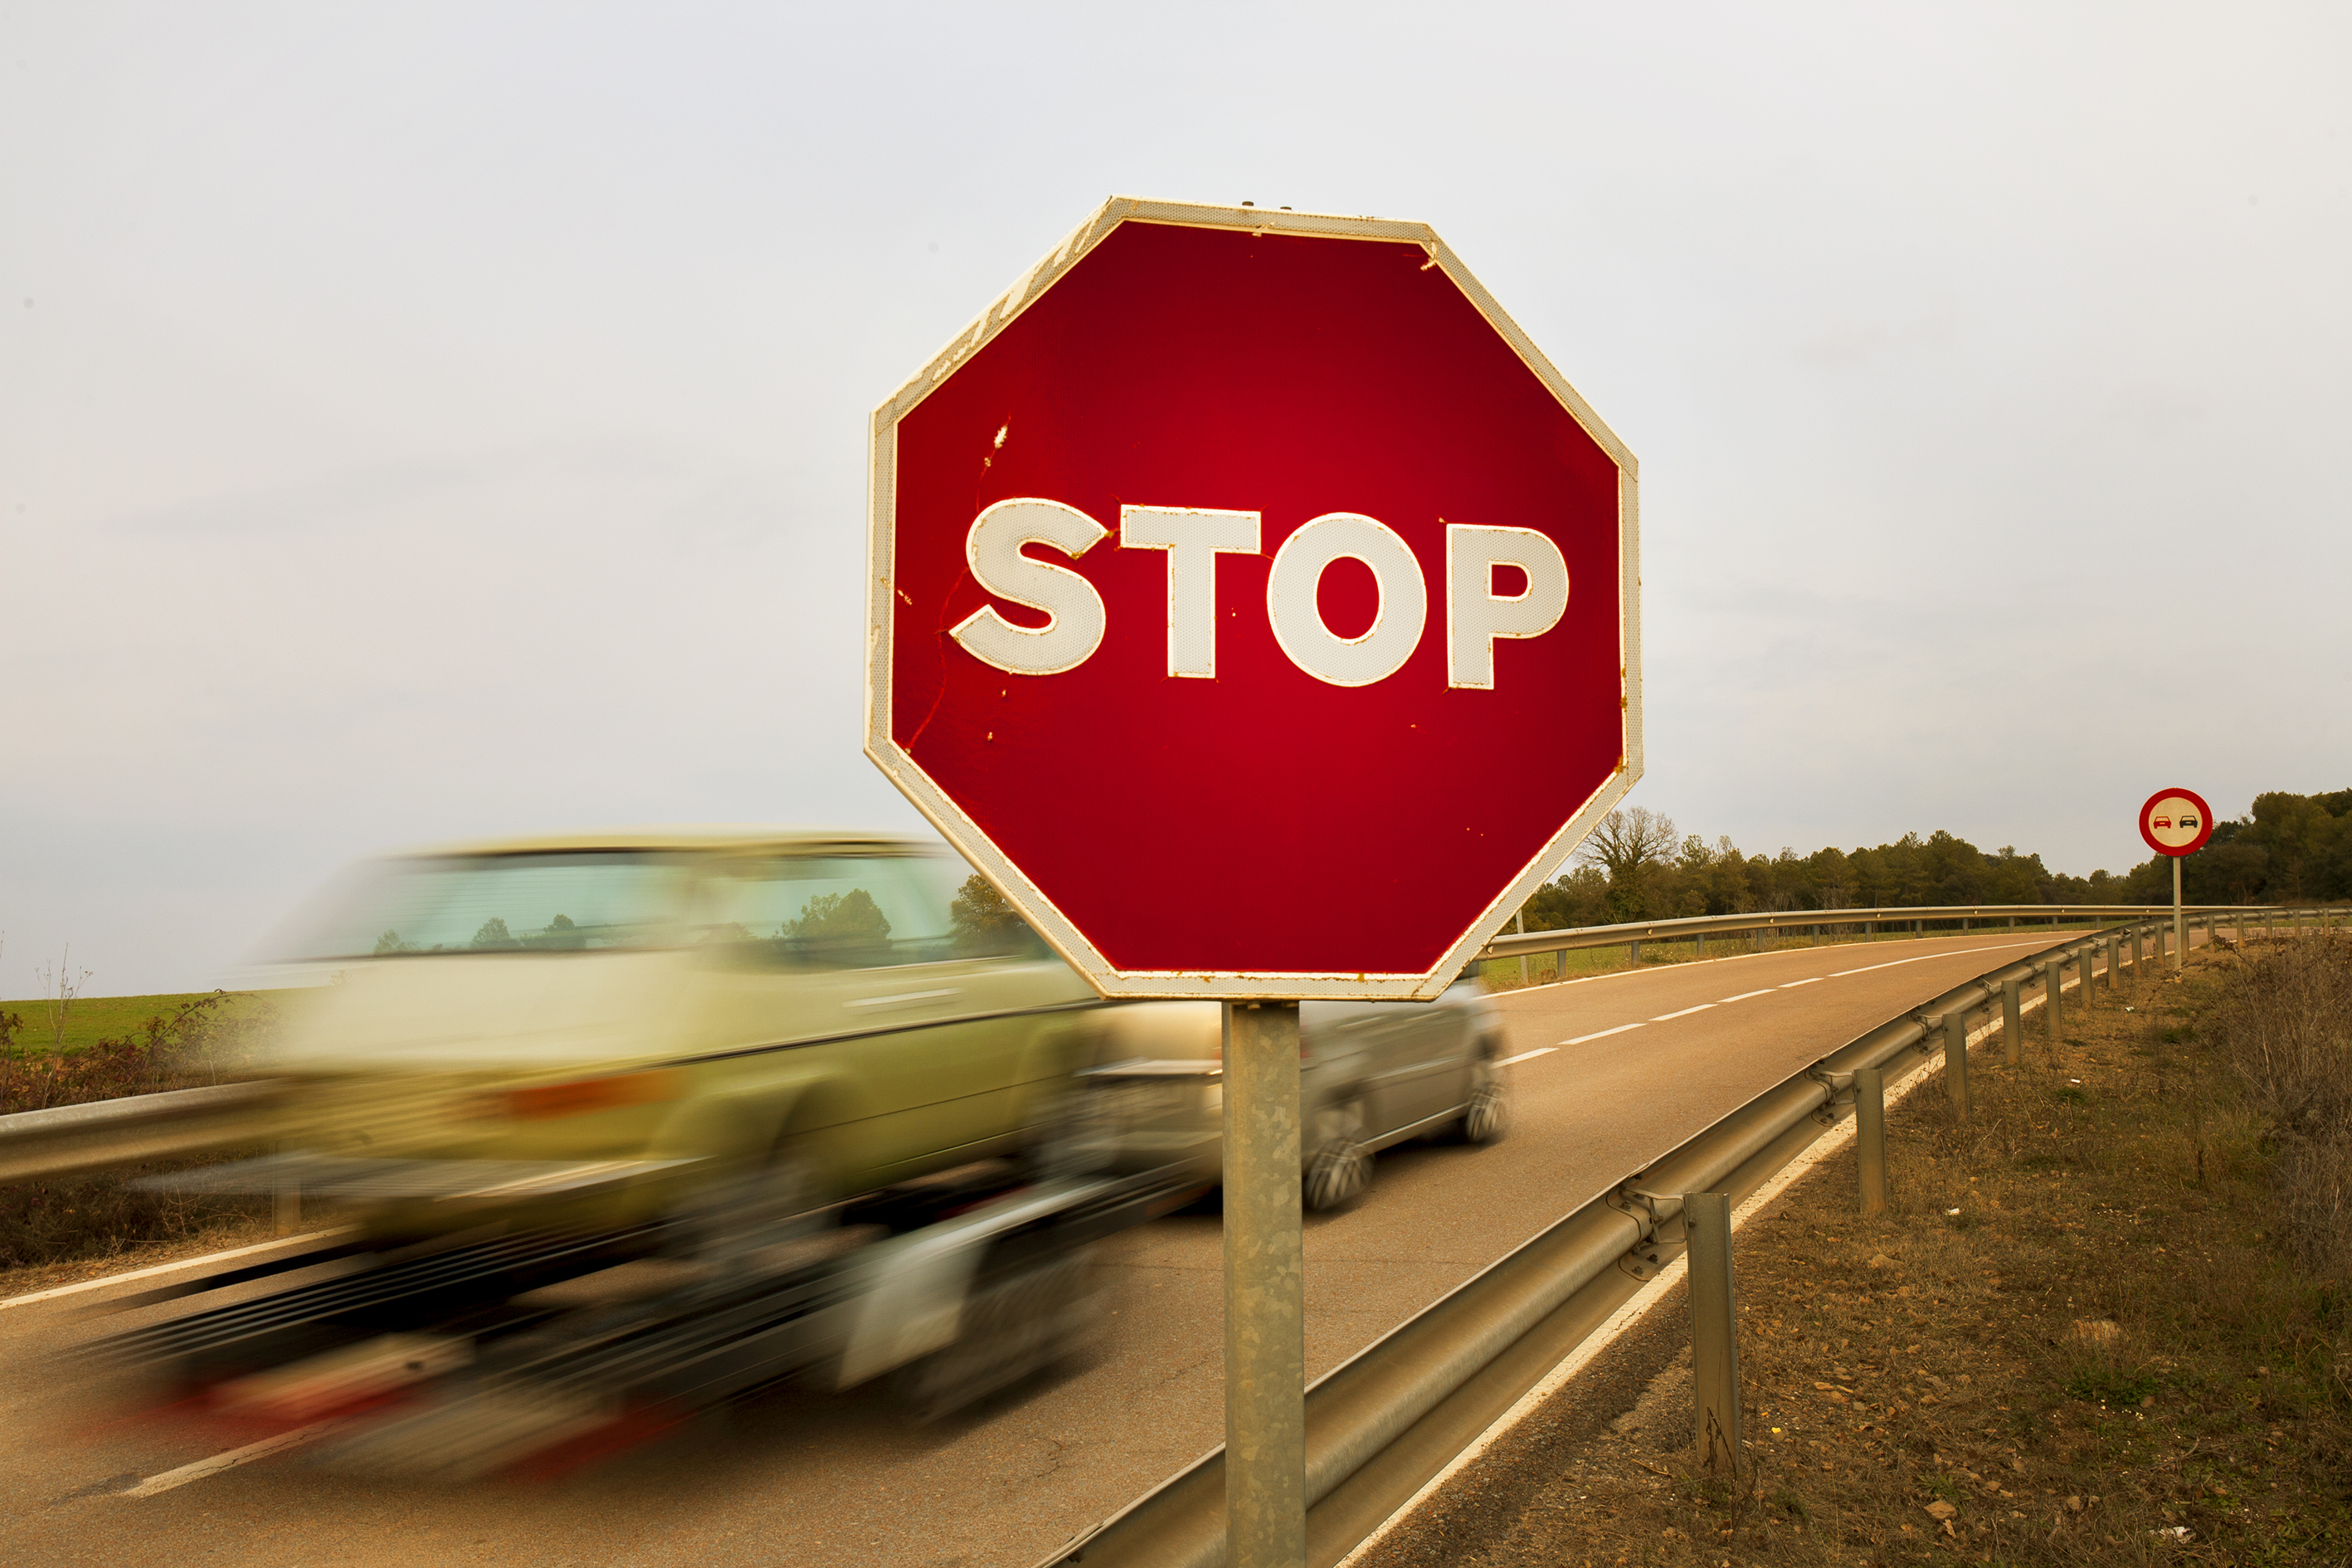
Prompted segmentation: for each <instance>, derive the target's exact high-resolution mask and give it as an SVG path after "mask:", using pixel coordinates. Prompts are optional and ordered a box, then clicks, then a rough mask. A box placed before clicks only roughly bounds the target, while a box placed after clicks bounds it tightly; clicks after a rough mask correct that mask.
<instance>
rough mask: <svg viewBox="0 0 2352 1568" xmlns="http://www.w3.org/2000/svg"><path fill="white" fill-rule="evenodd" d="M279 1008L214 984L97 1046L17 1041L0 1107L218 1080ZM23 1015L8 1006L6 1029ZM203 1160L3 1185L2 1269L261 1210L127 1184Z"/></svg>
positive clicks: (168, 1236) (230, 1074)
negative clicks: (37, 1047) (38, 1050)
mask: <svg viewBox="0 0 2352 1568" xmlns="http://www.w3.org/2000/svg"><path fill="white" fill-rule="evenodd" d="M271 1016H273V1010H272V1009H271V1007H270V1006H269V1005H268V1002H267V1001H266V1000H265V999H263V998H259V997H237V996H231V995H229V994H226V993H224V992H218V991H215V992H214V993H213V994H211V995H209V996H199V997H196V998H194V1000H192V1001H188V1002H184V1003H181V1004H180V1005H179V1006H178V1007H176V1008H174V1009H173V1011H172V1012H171V1013H169V1014H158V1015H156V1016H153V1017H151V1018H149V1019H148V1020H147V1021H146V1022H145V1023H144V1024H142V1026H140V1027H139V1028H138V1029H137V1030H136V1031H135V1032H133V1033H131V1034H129V1035H124V1036H121V1037H116V1038H113V1039H107V1040H100V1041H99V1042H98V1044H96V1045H94V1046H92V1047H89V1049H88V1050H82V1051H72V1052H68V1053H66V1054H64V1055H50V1054H47V1053H44V1054H41V1055H37V1056H36V1055H20V1054H18V1053H17V1052H16V1050H15V1049H13V1048H11V1049H8V1050H7V1051H5V1053H0V1114H5V1113H8V1112H13V1111H19V1110H49V1109H51V1108H53V1107H56V1106H60V1105H85V1104H88V1103H89V1102H90V1101H92V1100H119V1099H121V1098H122V1097H124V1096H126V1095H133V1094H153V1093H156V1092H158V1091H160V1090H163V1089H189V1088H194V1087H196V1086H198V1085H202V1084H209V1083H219V1082H221V1081H223V1080H224V1079H230V1078H234V1077H236V1076H237V1075H238V1073H240V1072H241V1071H243V1070H244V1068H245V1066H246V1064H247V1061H248V1059H249V1058H250V1056H251V1054H252V1047H253V1046H254V1043H255V1041H256V1039H257V1037H258V1035H259V1032H260V1031H261V1030H262V1029H264V1028H267V1027H268V1024H269V1021H270V1018H271ZM15 1017H16V1016H15V1015H13V1014H0V1034H5V1035H13V1034H14V1032H15V1031H14V1029H12V1028H10V1027H9V1025H10V1023H11V1022H12V1021H13V1020H14V1019H15ZM9 1044H10V1046H11V1047H13V1045H14V1041H13V1040H11V1041H10V1042H9ZM192 1163H199V1162H194V1161H175V1162H172V1163H171V1164H170V1165H169V1166H166V1165H161V1164H157V1165H144V1166H139V1167H136V1168H133V1169H131V1170H126V1171H121V1172H114V1173H108V1174H103V1175H93V1176H76V1177H69V1178H67V1179H65V1180H62V1181H46V1182H21V1183H18V1184H15V1185H13V1186H5V1187H0V1268H23V1267H25V1266H26V1265H28V1264H36V1263H56V1262H59V1261H62V1260H65V1259H68V1258H89V1257H102V1256H105V1255H107V1254H110V1253H115V1252H120V1251H121V1250H123V1249H124V1248H125V1247H129V1246H131V1245H133V1244H136V1243H140V1242H156V1241H172V1240H177V1239H179V1238H181V1237H187V1236H192V1235H194V1234H195V1233H197V1232H199V1231H201V1230H204V1229H205V1228H206V1227H207V1226H211V1225H214V1224H216V1223H218V1222H219V1221H221V1220H223V1219H226V1218H228V1217H230V1216H232V1215H239V1214H252V1213H258V1212H259V1211H260V1207H261V1206H262V1205H261V1204H260V1203H259V1202H258V1201H257V1200H246V1199H219V1198H187V1197H182V1196H179V1195H177V1194H169V1193H147V1192H136V1191H133V1190H131V1189H130V1188H129V1187H127V1186H126V1185H124V1183H125V1182H126V1180H128V1179H129V1178H131V1177H135V1176H140V1175H145V1174H149V1173H153V1172H157V1171H161V1170H164V1169H167V1168H177V1167H179V1166H184V1165H187V1164H192Z"/></svg>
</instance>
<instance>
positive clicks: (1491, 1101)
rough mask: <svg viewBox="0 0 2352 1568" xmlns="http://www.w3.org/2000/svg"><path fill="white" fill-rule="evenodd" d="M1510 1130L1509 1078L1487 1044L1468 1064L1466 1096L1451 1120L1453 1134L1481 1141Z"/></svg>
mask: <svg viewBox="0 0 2352 1568" xmlns="http://www.w3.org/2000/svg"><path fill="white" fill-rule="evenodd" d="M1510 1130H1511V1084H1510V1079H1507V1078H1506V1077H1505V1076H1504V1075H1503V1069H1502V1067H1501V1066H1500V1064H1499V1063H1498V1062H1497V1061H1496V1057H1495V1047H1493V1046H1492V1045H1487V1046H1485V1047H1481V1048H1480V1050H1479V1052H1478V1058H1477V1059H1476V1060H1475V1061H1474V1062H1472V1063H1471V1064H1470V1098H1469V1100H1466V1101H1465V1102H1464V1104H1463V1107H1462V1118H1461V1120H1460V1121H1456V1122H1455V1123H1454V1136H1455V1137H1456V1138H1457V1139H1459V1140H1460V1141H1461V1142H1465V1143H1469V1144H1473V1145H1483V1144H1487V1143H1498V1142H1502V1139H1503V1135H1504V1134H1505V1133H1506V1132H1508V1131H1510Z"/></svg>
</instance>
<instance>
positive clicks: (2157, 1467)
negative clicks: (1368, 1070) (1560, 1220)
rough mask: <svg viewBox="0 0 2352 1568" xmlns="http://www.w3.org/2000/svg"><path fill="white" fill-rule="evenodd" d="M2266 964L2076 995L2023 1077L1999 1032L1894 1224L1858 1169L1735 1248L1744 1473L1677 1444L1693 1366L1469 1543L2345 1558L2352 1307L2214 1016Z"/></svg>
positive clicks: (1917, 1128)
mask: <svg viewBox="0 0 2352 1568" xmlns="http://www.w3.org/2000/svg"><path fill="white" fill-rule="evenodd" d="M2250 945H2252V946H2253V947H2254V948H2256V949H2257V950H2276V949H2284V948H2286V947H2288V946H2289V945H2290V942H2289V940H2288V939H2284V938H2282V939H2281V940H2280V941H2279V942H2276V943H2270V942H2257V943H2253V944H2250ZM2295 945H2300V944H2295ZM2262 979H2263V975H2262V973H2258V972H2257V966H2256V965H2254V964H2250V963H2248V962H2247V959H2246V957H2245V956H2244V955H2242V954H2241V953H2239V952H2236V951H2235V950H2234V949H2231V948H2228V947H2226V946H2225V947H2223V948H2222V949H2221V950H2219V951H2215V952H2200V954H2198V955H2197V956H2196V957H2195V958H2194V959H2192V960H2191V962H2190V964H2189V969H2188V971H2187V973H2185V974H2184V975H2179V976H2170V975H2162V976H2159V975H2158V974H2157V973H2155V972H2153V970H2151V972H2150V973H2147V974H2146V975H2142V976H2138V977H2135V978H2133V979H2130V980H2127V981H2126V982H2125V984H2124V986H2123V988H2122V990H2121V991H2120V992H2105V991H2102V992H2101V993H2100V994H2098V995H2097V996H2096V998H2095V1003H2094V1005H2093V1006H2092V1007H2090V1008H2088V1009H2084V1008H2081V1007H2070V1009H2069V1011H2068V1014H2067V1016H2066V1031H2065V1037H2064V1038H2063V1039H2062V1040H2061V1041H2059V1042H2057V1043H2056V1044H2055V1045H2054V1046H2053V1044H2052V1043H2050V1042H2049V1041H2048V1040H2047V1037H2046V1034H2045V1033H2044V1032H2043V1031H2040V1030H2037V1029H2036V1028H2034V1027H2033V1026H2032V1024H2031V1023H2029V1025H2028V1027H2027V1030H2026V1043H2025V1047H2024V1057H2025V1059H2024V1061H2023V1062H2022V1063H2021V1065H2020V1066H2018V1067H2014V1068H2012V1067H2010V1066H2008V1065H2007V1064H2006V1062H2005V1061H2004V1060H2003V1059H2002V1055H2003V1053H2002V1052H2001V1050H2000V1047H1999V1043H1998V1041H1997V1040H1996V1041H1993V1042H1989V1043H1988V1044H1987V1045H1986V1046H1980V1047H1979V1048H1978V1049H1977V1051H1976V1052H1975V1053H1974V1060H1973V1061H1972V1063H1971V1069H1972V1074H1973V1080H1974V1081H1973V1089H1974V1095H1975V1101H1976V1103H1975V1108H1974V1114H1973V1115H1972V1116H1971V1117H1969V1118H1967V1119H1962V1118H1960V1117H1958V1116H1957V1115H1956V1114H1955V1113H1954V1111H1953V1110H1952V1108H1951V1106H1950V1104H1949V1102H1948V1100H1947V1099H1946V1097H1945V1093H1944V1089H1943V1085H1942V1081H1941V1079H1940V1077H1937V1078H1935V1079H1931V1080H1930V1081H1929V1082H1927V1084H1925V1085H1923V1086H1922V1087H1921V1088H1920V1089H1918V1090H1917V1091H1916V1092H1915V1093H1914V1094H1913V1095H1912V1096H1911V1097H1910V1098H1909V1099H1908V1100H1906V1101H1905V1102H1904V1103H1903V1104H1902V1105H1901V1106H1900V1107H1899V1108H1898V1109H1897V1110H1895V1111H1894V1112H1893V1113H1891V1114H1890V1117H1889V1120H1888V1163H1889V1168H1890V1172H1891V1175H1892V1180H1893V1183H1894V1185H1895V1201H1894V1204H1893V1206H1892V1209H1891V1211H1890V1212H1889V1213H1888V1214H1886V1215H1884V1216H1881V1217H1879V1218H1874V1219H1865V1218H1863V1217H1862V1216H1861V1215H1859V1214H1858V1213H1857V1212H1856V1205H1855V1201H1854V1195H1853V1166H1852V1163H1851V1159H1850V1157H1849V1158H1847V1159H1841V1160H1832V1161H1830V1162H1825V1163H1824V1164H1823V1165H1822V1168H1821V1170H1820V1171H1819V1173H1816V1174H1815V1175H1813V1176H1811V1177H1809V1178H1808V1179H1806V1180H1805V1181H1804V1182H1802V1183H1801V1184H1798V1185H1797V1186H1796V1187H1794V1188H1793V1189H1791V1191H1790V1194H1788V1195H1787V1196H1786V1197H1784V1198H1783V1199H1782V1200H1781V1202H1780V1204H1779V1205H1776V1206H1775V1207H1774V1208H1773V1209H1772V1210H1770V1211H1768V1212H1767V1213H1765V1214H1763V1215H1759V1216H1758V1218H1757V1220H1756V1221H1755V1222H1754V1223H1752V1224H1750V1225H1749V1226H1746V1227H1744V1228H1743V1229H1742V1231H1741V1232H1740V1234H1739V1237H1738V1245H1737V1247H1736V1251H1737V1262H1736V1267H1737V1269H1738V1292H1739V1297H1740V1300H1741V1302H1742V1308H1741V1311H1742V1318H1741V1325H1740V1350H1739V1354H1740V1360H1741V1373H1742V1378H1743V1386H1744V1390H1745V1394H1746V1397H1747V1400H1748V1415H1747V1421H1748V1426H1747V1431H1746V1437H1747V1439H1748V1447H1747V1452H1746V1465H1745V1467H1744V1468H1743V1469H1742V1471H1741V1473H1740V1474H1739V1475H1738V1478H1737V1480H1736V1483H1729V1482H1727V1481H1726V1480H1724V1479H1717V1478H1713V1477H1709V1476H1706V1475H1702V1474H1699V1473H1697V1472H1696V1471H1695V1470H1694V1469H1693V1468H1692V1465H1693V1461H1694V1459H1695V1457H1696V1455H1695V1450H1694V1449H1693V1448H1692V1447H1690V1446H1689V1444H1688V1441H1687V1438H1686V1436H1685V1437H1680V1438H1679V1439H1677V1438H1676V1437H1675V1436H1674V1435H1675V1434H1677V1433H1686V1432H1687V1430H1688V1422H1689V1415H1688V1403H1687V1402H1688V1399H1689V1394H1688V1392H1687V1384H1686V1382H1685V1384H1683V1385H1682V1387H1681V1391H1680V1392H1679V1394H1673V1396H1672V1397H1667V1398H1665V1399H1664V1401H1663V1404H1662V1408H1664V1412H1665V1417H1664V1419H1663V1420H1662V1421H1659V1422H1656V1423H1654V1424H1653V1425H1651V1426H1647V1427H1643V1426H1638V1425H1637V1426H1633V1427H1631V1428H1629V1429H1612V1431H1610V1432H1609V1433H1607V1434H1605V1435H1604V1436H1601V1438H1600V1439H1598V1440H1595V1441H1591V1442H1587V1443H1584V1444H1581V1445H1580V1446H1579V1447H1577V1448H1576V1449H1575V1450H1574V1451H1572V1452H1564V1453H1559V1454H1557V1455H1554V1456H1550V1457H1549V1471H1548V1473H1549V1474H1550V1475H1554V1476H1557V1478H1558V1479H1556V1480H1550V1481H1547V1482H1545V1483H1544V1488H1545V1489H1544V1490H1543V1491H1542V1493H1541V1495H1539V1496H1538V1497H1536V1498H1535V1499H1534V1500H1533V1501H1532V1502H1531V1503H1530V1504H1529V1505H1528V1506H1527V1507H1525V1508H1518V1509H1516V1510H1515V1511H1514V1512H1513V1513H1512V1514H1511V1516H1510V1517H1509V1518H1508V1519H1507V1520H1503V1519H1498V1520H1497V1521H1496V1523H1495V1524H1494V1525H1492V1526H1490V1527H1489V1528H1488V1531H1487V1535H1488V1539H1487V1540H1486V1541H1484V1542H1480V1543H1479V1549H1478V1550H1476V1551H1475V1552H1471V1553H1462V1554H1460V1556H1461V1558H1465V1559H1467V1560H1475V1561H1481V1562H1484V1563H1490V1564H1496V1565H1501V1564H1514V1565H1517V1564H1527V1565H1533V1564H1536V1563H1544V1564H1571V1565H1578V1564H1591V1565H1597V1568H1615V1565H1617V1564H1629V1565H1630V1564H1633V1563H1660V1564H1667V1563H1671V1564H1678V1565H1679V1564H1696V1563H1704V1564H1706V1565H1708V1568H1717V1565H1718V1564H1722V1563H1741V1564H1747V1563H1789V1564H1799V1563H1802V1564H1816V1563H1819V1564H1831V1563H1851V1564H1871V1565H1874V1568H1875V1565H1880V1564H1914V1563H1959V1562H1965V1563H1986V1564H1996V1563H2015V1564H2025V1563H2037V1564H2038V1563H2052V1564H2060V1563H2063V1564H2100V1565H2105V1564H2118V1565H2120V1564H2134V1565H2139V1564H2150V1563H2247V1564H2263V1565H2268V1564H2279V1565H2284V1564H2289V1563H2297V1564H2300V1563H2342V1562H2345V1561H2346V1560H2347V1558H2352V1295H2347V1281H2345V1280H2343V1279H2331V1278H2328V1277H2326V1275H2325V1274H2323V1273H2320V1272H2315V1270H2314V1268H2313V1266H2312V1265H2311V1264H2310V1263H2309V1262H2308V1261H2306V1260H2307V1259H2308V1258H2310V1257H2311V1256H2313V1254H2312V1252H2311V1251H2310V1250H2309V1249H2307V1248H2305V1247H2299V1246H2298V1245H2296V1243H2297V1240H2298V1238H2297V1237H2296V1236H2295V1235H2294V1231H2293V1228H2292V1227H2293V1225H2294V1210H2293V1209H2292V1208H2291V1206H2290V1200H2291V1198H2292V1197H2293V1193H2292V1190H2291V1189H2287V1188H2283V1186H2282V1175H2283V1172H2282V1167H2281V1164H2280V1160H2279V1153H2280V1148H2281V1145H2280V1142H2279V1141H2278V1139H2277V1137H2276V1136H2275V1129H2274V1127H2273V1123H2272V1122H2271V1121H2269V1120H2268V1119H2267V1118H2266V1117H2265V1116H2264V1115H2263V1114H2261V1113H2260V1112H2259V1111H2258V1110H2256V1109H2255V1107H2254V1105H2253V1103H2252V1100H2250V1098H2249V1091H2248V1089H2247V1082H2248V1080H2247V1079H2246V1077H2245V1076H2244V1075H2242V1073H2241V1072H2240V1071H2239V1070H2238V1069H2237V1066H2236V1062H2235V1060H2234V1058H2233V1057H2232V1055H2231V1049H2230V1047H2229V1046H2228V1045H2227V1044H2226V1043H2225V1042H2224V1041H2222V1040H2221V1039H2218V1038H2217V1037H2216V1035H2217V1034H2218V1033H2219V1031H2218V1030H2217V1029H2216V1028H2213V1027H2210V1026H2211V1025H2213V1024H2214V1023H2216V1022H2217V1020H2218V1019H2220V1018H2222V1017H2226V1016H2228V1015H2227V1009H2228V1008H2230V1007H2231V1006H2232V1005H2238V1006H2240V1009H2241V1011H2242V1003H2243V1001H2244V999H2245V997H2246V995H2247V991H2246V987H2248V986H2249V985H2251V984H2256V983H2258V982H2260V981H2261V980H2262ZM2347 1024H2352V1020H2345V1019H2339V1020H2337V1026H2338V1028H2339V1034H2338V1037H2339V1038H2340V1037H2341V1033H2340V1031H2341V1027H2342V1026H2345V1025H2347ZM1669 1310H1671V1309H1669ZM1687 1364H1688V1355H1687V1352H1685V1353H1684V1359H1683V1365H1684V1366H1685V1368H1686V1367H1687ZM1672 1375H1673V1374H1672V1373H1669V1374H1668V1376H1667V1377H1666V1378H1662V1379H1661V1380H1660V1381H1659V1383H1658V1384H1653V1394H1657V1392H1658V1391H1659V1389H1660V1388H1661V1387H1662V1386H1663V1385H1664V1384H1667V1383H1668V1382H1669V1381H1670V1379H1671V1377H1672ZM1683 1376H1684V1377H1685V1379H1686V1377H1687V1373H1686V1372H1685V1373H1683ZM1668 1392H1669V1394H1672V1392H1673V1391H1671V1390H1669V1391H1668ZM1649 1399H1650V1396H1645V1403H1647V1402H1649ZM1629 1419H1630V1417H1629ZM1622 1426H1623V1424H1622V1423H1621V1427H1622ZM1677 1440H1679V1441H1680V1443H1681V1447H1679V1448H1677V1447H1673V1446H1672V1445H1673V1443H1674V1442H1675V1441H1677Z"/></svg>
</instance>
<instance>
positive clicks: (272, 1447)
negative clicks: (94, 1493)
mask: <svg viewBox="0 0 2352 1568" xmlns="http://www.w3.org/2000/svg"><path fill="white" fill-rule="evenodd" d="M342 1425H343V1423H342V1422H341V1421H340V1420H336V1421H313V1422H311V1423H310V1425H309V1426H297V1427H296V1428H294V1430H293V1431H291V1432H280V1433H279V1434H278V1436H275V1437H264V1438H263V1439H262V1440H261V1441H260V1442H258V1443H247V1445H246V1446H245V1447H242V1448H231V1449H230V1450H229V1451H228V1452H227V1453H226V1454H215V1455H214V1456H213V1457H212V1458H209V1459H198V1460H197V1461H196V1462H195V1463H194V1464H193V1465H182V1466H181V1467H180V1468H178V1469H176V1470H165V1471H164V1472H163V1474H162V1475H160V1476H149V1477H148V1478H147V1479H145V1480H143V1481H141V1482H140V1483H139V1484H138V1485H137V1486H135V1487H131V1488H128V1489H125V1490H123V1491H121V1492H118V1493H116V1494H115V1495H116V1496H118V1497H153V1496H154V1495H155V1494H156V1493H157V1492H167V1491H170V1490H171V1489H173V1487H184V1486H186V1485H187V1484H188V1483H189V1482H190V1481H200V1480H203V1479H205V1477H206V1476H216V1475H218V1474H220V1473H221V1472H222V1471H223V1470H233V1469H235V1468H236V1467H237V1466H239V1465H249V1464H251V1463H253V1461H254V1460H256V1459H266V1458H269V1456H270V1455H272V1454H282V1453H284V1452H285V1451H286V1450H287V1449H289V1448H299V1447H301V1446H302V1445H303V1444H305V1443H309V1442H312V1441H314V1440H316V1439H318V1438H320V1437H323V1436H326V1435H327V1434H328V1433H330V1432H331V1431H334V1430H335V1429H336V1428H337V1427H339V1426H342Z"/></svg>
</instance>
